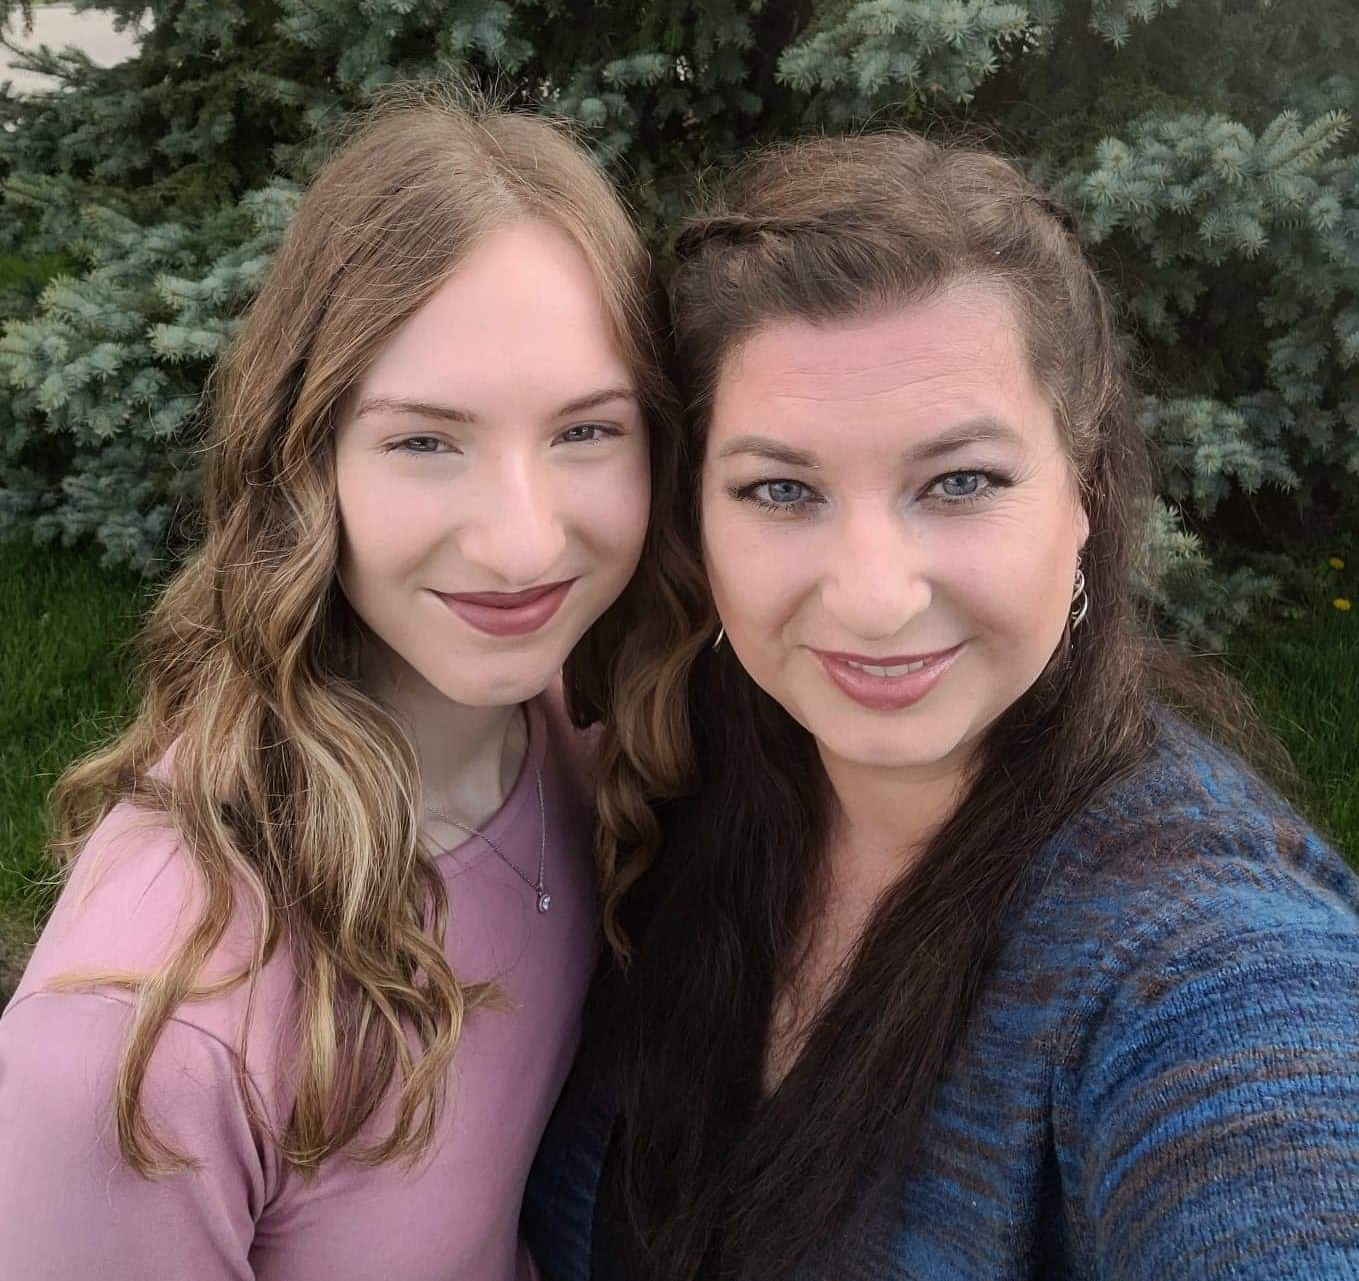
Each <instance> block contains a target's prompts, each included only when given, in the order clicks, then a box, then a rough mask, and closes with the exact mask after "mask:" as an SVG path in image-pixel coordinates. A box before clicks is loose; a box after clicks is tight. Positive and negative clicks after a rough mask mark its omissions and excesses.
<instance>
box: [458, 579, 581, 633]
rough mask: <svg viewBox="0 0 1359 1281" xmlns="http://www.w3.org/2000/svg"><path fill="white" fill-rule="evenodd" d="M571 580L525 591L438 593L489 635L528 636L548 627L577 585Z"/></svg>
mask: <svg viewBox="0 0 1359 1281" xmlns="http://www.w3.org/2000/svg"><path fill="white" fill-rule="evenodd" d="M575 581H576V580H575V579H574V578H568V579H566V580H565V581H564V582H560V583H548V584H547V585H546V586H544V587H530V588H529V589H528V590H527V591H523V592H457V593H451V594H446V593H444V592H435V593H434V595H436V596H437V597H438V598H439V599H440V600H441V601H443V603H444V604H445V605H446V606H448V608H449V609H451V610H452V611H453V613H455V614H456V615H457V616H458V617H459V618H461V619H462V620H463V622H465V623H468V624H470V625H471V626H472V627H475V628H476V629H477V631H479V632H485V633H486V635H488V636H527V635H529V634H530V633H532V632H536V631H537V630H538V629H539V628H540V627H543V626H545V625H546V623H547V621H548V620H549V619H550V618H551V617H552V616H553V614H555V613H556V612H557V610H558V609H559V608H560V607H561V603H562V601H564V600H565V599H566V594H567V592H569V591H570V590H571V587H572V585H573V584H574V583H575Z"/></svg>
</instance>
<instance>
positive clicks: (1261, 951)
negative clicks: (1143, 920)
mask: <svg viewBox="0 0 1359 1281" xmlns="http://www.w3.org/2000/svg"><path fill="white" fill-rule="evenodd" d="M1260 906H1261V905H1260V904H1255V905H1254V908H1255V914H1254V915H1253V916H1252V915H1250V914H1247V915H1245V916H1244V917H1243V915H1242V914H1241V912H1240V911H1239V910H1237V911H1232V912H1224V913H1221V914H1220V917H1219V919H1217V920H1216V921H1214V920H1209V921H1206V922H1204V921H1200V922H1197V923H1196V925H1195V927H1194V928H1192V929H1189V930H1187V931H1185V932H1183V933H1181V932H1179V931H1171V932H1170V933H1169V934H1168V935H1167V936H1165V937H1164V938H1163V939H1162V941H1161V942H1160V943H1159V944H1158V945H1157V946H1156V947H1155V948H1154V949H1152V955H1150V956H1148V957H1144V958H1143V959H1142V960H1141V961H1140V963H1139V964H1138V965H1137V966H1136V967H1135V968H1133V969H1132V970H1131V971H1129V972H1125V973H1124V974H1122V975H1120V976H1119V978H1118V979H1117V981H1116V982H1115V983H1114V985H1113V987H1112V990H1111V991H1110V992H1108V993H1106V994H1105V999H1103V1000H1101V1001H1100V1002H1099V1007H1100V1008H1099V1013H1098V1016H1097V1019H1096V1020H1095V1021H1094V1022H1093V1023H1092V1025H1091V1027H1090V1029H1089V1030H1088V1034H1087V1035H1084V1036H1082V1037H1081V1038H1079V1041H1078V1045H1079V1050H1078V1052H1077V1054H1076V1058H1075V1060H1074V1062H1072V1063H1071V1064H1070V1065H1069V1066H1070V1069H1071V1072H1072V1075H1071V1077H1070V1078H1069V1081H1070V1087H1071V1088H1070V1093H1069V1095H1068V1099H1069V1112H1068V1113H1067V1116H1066V1127H1067V1133H1068V1134H1069V1135H1070V1136H1072V1142H1071V1150H1072V1151H1073V1153H1074V1159H1073V1160H1072V1162H1071V1166H1070V1168H1069V1169H1068V1171H1067V1174H1068V1175H1070V1176H1072V1184H1073V1186H1069V1187H1068V1191H1067V1203H1068V1206H1069V1210H1070V1217H1071V1220H1072V1224H1071V1225H1070V1226H1072V1227H1073V1228H1074V1230H1075V1231H1076V1233H1077V1234H1078V1235H1079V1236H1082V1237H1084V1238H1085V1242H1084V1245H1085V1248H1086V1250H1088V1252H1089V1256H1090V1258H1091V1260H1092V1263H1093V1271H1092V1273H1091V1275H1092V1276H1094V1277H1098V1278H1102V1279H1107V1281H1143V1279H1145V1281H1153V1279H1154V1281H1160V1279H1161V1278H1164V1277H1168V1276H1192V1277H1195V1278H1198V1279H1199V1281H1215V1279H1217V1278H1223V1279H1225V1278H1227V1277H1231V1278H1233V1279H1234V1281H1266V1279H1268V1281H1292V1279H1295V1278H1296V1279H1297V1281H1304V1279H1306V1281H1337V1279H1339V1278H1359V931H1356V927H1355V923H1354V921H1353V920H1352V919H1341V917H1340V915H1339V914H1334V913H1331V912H1329V911H1327V910H1323V909H1318V908H1317V907H1316V906H1315V904H1310V905H1299V906H1298V909H1297V911H1296V912H1295V913H1294V914H1292V915H1289V913H1288V911H1287V910H1284V911H1278V910H1273V911H1271V912H1270V914H1269V915H1266V916H1263V919H1262V913H1261V912H1260V910H1259V909H1260ZM1271 907H1272V908H1273V909H1277V908H1278V904H1277V903H1274V904H1272V905H1271Z"/></svg>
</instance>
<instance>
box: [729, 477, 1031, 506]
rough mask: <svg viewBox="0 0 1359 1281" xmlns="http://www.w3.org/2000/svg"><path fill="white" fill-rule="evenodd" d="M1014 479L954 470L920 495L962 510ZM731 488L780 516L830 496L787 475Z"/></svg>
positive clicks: (733, 493)
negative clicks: (825, 495)
mask: <svg viewBox="0 0 1359 1281" xmlns="http://www.w3.org/2000/svg"><path fill="white" fill-rule="evenodd" d="M1013 483H1014V482H1013V480H1012V479H1011V478H1010V477H1009V476H1007V475H1005V474H1004V473H1002V472H998V471H988V470H983V469H970V470H966V471H951V472H945V473H944V474H943V475H941V476H936V477H935V478H934V479H933V480H932V481H930V483H929V484H928V485H926V486H925V488H924V489H923V490H922V491H921V494H920V496H921V498H924V499H929V500H931V501H933V502H935V503H937V504H938V505H939V506H940V507H944V508H947V509H952V510H959V509H964V508H969V507H975V506H977V505H979V504H981V503H986V502H989V501H990V500H991V499H993V498H995V497H996V496H998V495H999V494H1000V493H1001V491H1002V490H1005V489H1008V488H1009V487H1010V486H1011V485H1012V484H1013ZM950 485H952V489H951V490H950V488H949V486H950ZM727 492H728V493H729V494H730V495H731V497H732V498H735V499H737V500H738V501H740V502H744V503H750V504H751V505H752V506H754V507H758V508H760V509H761V510H762V511H768V512H772V513H774V514H776V515H780V516H795V515H804V514H806V513H807V512H809V511H811V510H812V509H813V508H815V507H820V506H822V505H823V504H824V503H825V502H826V499H825V498H824V497H823V496H822V495H821V494H818V493H817V492H816V490H814V489H813V488H812V487H811V486H810V485H807V484H805V483H804V482H802V481H800V480H791V479H789V478H787V477H775V478H771V479H766V480H756V481H752V482H751V483H750V484H747V485H735V486H732V487H731V488H730V489H729V490H728V491H727Z"/></svg>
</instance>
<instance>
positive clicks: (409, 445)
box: [385, 436, 447, 454]
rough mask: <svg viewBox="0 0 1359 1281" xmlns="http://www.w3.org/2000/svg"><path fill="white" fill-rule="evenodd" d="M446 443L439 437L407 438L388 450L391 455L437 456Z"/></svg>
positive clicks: (394, 442) (396, 442)
mask: <svg viewBox="0 0 1359 1281" xmlns="http://www.w3.org/2000/svg"><path fill="white" fill-rule="evenodd" d="M446 443H447V442H446V441H443V440H440V439H439V437H438V436H407V437H406V438H405V439H404V440H397V441H393V442H392V443H391V444H390V445H388V446H387V448H386V451H385V452H386V453H389V454H393V453H395V454H437V453H439V452H440V449H441V447H442V446H443V445H444V444H446Z"/></svg>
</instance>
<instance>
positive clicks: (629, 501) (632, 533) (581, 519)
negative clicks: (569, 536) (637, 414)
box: [564, 449, 651, 575]
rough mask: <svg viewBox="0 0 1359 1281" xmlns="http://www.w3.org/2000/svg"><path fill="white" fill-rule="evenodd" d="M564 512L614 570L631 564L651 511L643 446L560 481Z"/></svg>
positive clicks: (638, 551) (629, 570)
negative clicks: (603, 464) (600, 465)
mask: <svg viewBox="0 0 1359 1281" xmlns="http://www.w3.org/2000/svg"><path fill="white" fill-rule="evenodd" d="M564 493H565V502H566V504H567V507H566V510H567V511H568V512H569V513H570V521H571V524H572V526H573V527H574V528H575V529H576V530H577V531H578V532H579V537H580V538H581V540H582V541H583V542H585V543H587V544H588V545H589V546H590V547H591V548H592V549H593V550H594V553H595V555H596V556H598V557H599V559H600V560H601V561H603V562H605V563H607V564H608V565H610V566H611V567H615V568H616V569H617V570H618V572H619V573H623V574H627V575H630V574H631V573H632V571H633V569H635V568H636V565H637V561H638V559H639V558H640V556H641V553H642V543H643V542H644V541H645V539H646V530H647V523H648V521H649V519H650V515H651V476H650V470H649V467H648V459H647V455H646V451H645V449H638V450H636V451H634V452H632V453H630V454H628V455H626V456H623V457H620V458H618V459H616V460H611V462H610V464H609V465H608V466H604V467H598V468H591V469H588V470H587V471H586V473H585V474H583V475H581V476H580V477H578V478H576V477H573V478H571V479H569V480H568V481H567V482H566V485H565V488H564Z"/></svg>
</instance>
